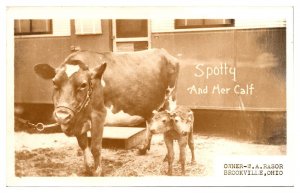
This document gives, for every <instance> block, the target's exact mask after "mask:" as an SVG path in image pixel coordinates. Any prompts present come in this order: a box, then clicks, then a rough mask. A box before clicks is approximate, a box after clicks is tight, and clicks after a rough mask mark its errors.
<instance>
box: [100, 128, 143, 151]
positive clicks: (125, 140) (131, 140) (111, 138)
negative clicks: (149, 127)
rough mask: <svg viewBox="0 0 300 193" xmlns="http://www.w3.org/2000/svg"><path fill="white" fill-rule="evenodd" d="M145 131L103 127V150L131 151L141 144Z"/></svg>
mask: <svg viewBox="0 0 300 193" xmlns="http://www.w3.org/2000/svg"><path fill="white" fill-rule="evenodd" d="M145 134H146V129H145V128H141V127H104V131H103V143H102V146H103V147H104V148H120V149H131V148H133V147H135V146H137V145H139V144H140V143H142V142H143V140H144V138H145Z"/></svg>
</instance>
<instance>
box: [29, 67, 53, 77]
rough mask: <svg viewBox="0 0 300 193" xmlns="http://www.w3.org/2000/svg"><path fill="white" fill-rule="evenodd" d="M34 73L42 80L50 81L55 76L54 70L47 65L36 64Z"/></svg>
mask: <svg viewBox="0 0 300 193" xmlns="http://www.w3.org/2000/svg"><path fill="white" fill-rule="evenodd" d="M34 72H35V73H36V74H37V75H39V76H40V77H42V78H44V79H52V78H54V76H55V69H54V68H53V67H52V66H50V65H49V64H36V65H35V66H34Z"/></svg>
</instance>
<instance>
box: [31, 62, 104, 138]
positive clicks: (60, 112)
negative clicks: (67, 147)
mask: <svg viewBox="0 0 300 193" xmlns="http://www.w3.org/2000/svg"><path fill="white" fill-rule="evenodd" d="M105 68H106V63H103V64H100V65H98V66H96V67H95V68H93V69H89V67H88V65H87V64H84V63H83V62H81V61H79V60H73V61H66V62H65V63H63V64H62V65H61V66H59V67H58V68H56V69H54V68H53V67H51V66H50V65H48V64H37V65H35V67H34V70H35V72H36V73H37V74H38V75H39V76H40V77H42V78H44V79H52V82H53V88H54V91H53V103H54V108H55V109H54V112H53V116H54V118H55V120H56V122H57V123H58V124H59V125H60V126H61V128H62V131H63V132H64V133H65V134H67V135H74V133H76V132H78V131H74V129H76V128H75V127H74V126H75V125H74V124H75V123H76V124H77V123H78V119H82V118H85V119H88V118H87V116H89V113H88V112H86V111H89V110H91V102H90V100H91V95H92V94H93V92H94V91H93V89H95V87H97V86H98V85H93V83H92V82H95V83H97V84H99V86H100V79H101V77H102V74H103V72H104V70H105ZM94 79H99V81H93V80H94ZM99 86H98V87H99ZM93 87H94V88H93ZM100 87H101V86H100ZM83 112H84V113H83ZM81 124H82V123H81Z"/></svg>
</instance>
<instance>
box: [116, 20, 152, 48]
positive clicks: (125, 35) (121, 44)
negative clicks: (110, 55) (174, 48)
mask: <svg viewBox="0 0 300 193" xmlns="http://www.w3.org/2000/svg"><path fill="white" fill-rule="evenodd" d="M112 27H113V30H112V33H113V51H114V52H128V51H139V50H146V49H149V48H150V47H151V43H150V38H151V37H150V23H149V20H147V19H116V20H113V26H112Z"/></svg>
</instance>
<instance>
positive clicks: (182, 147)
mask: <svg viewBox="0 0 300 193" xmlns="http://www.w3.org/2000/svg"><path fill="white" fill-rule="evenodd" d="M187 140H188V139H187V136H184V137H180V138H179V140H178V145H179V150H180V155H179V156H180V159H179V161H180V164H181V175H183V176H184V175H185V159H186V158H185V156H186V155H185V149H186V145H187Z"/></svg>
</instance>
